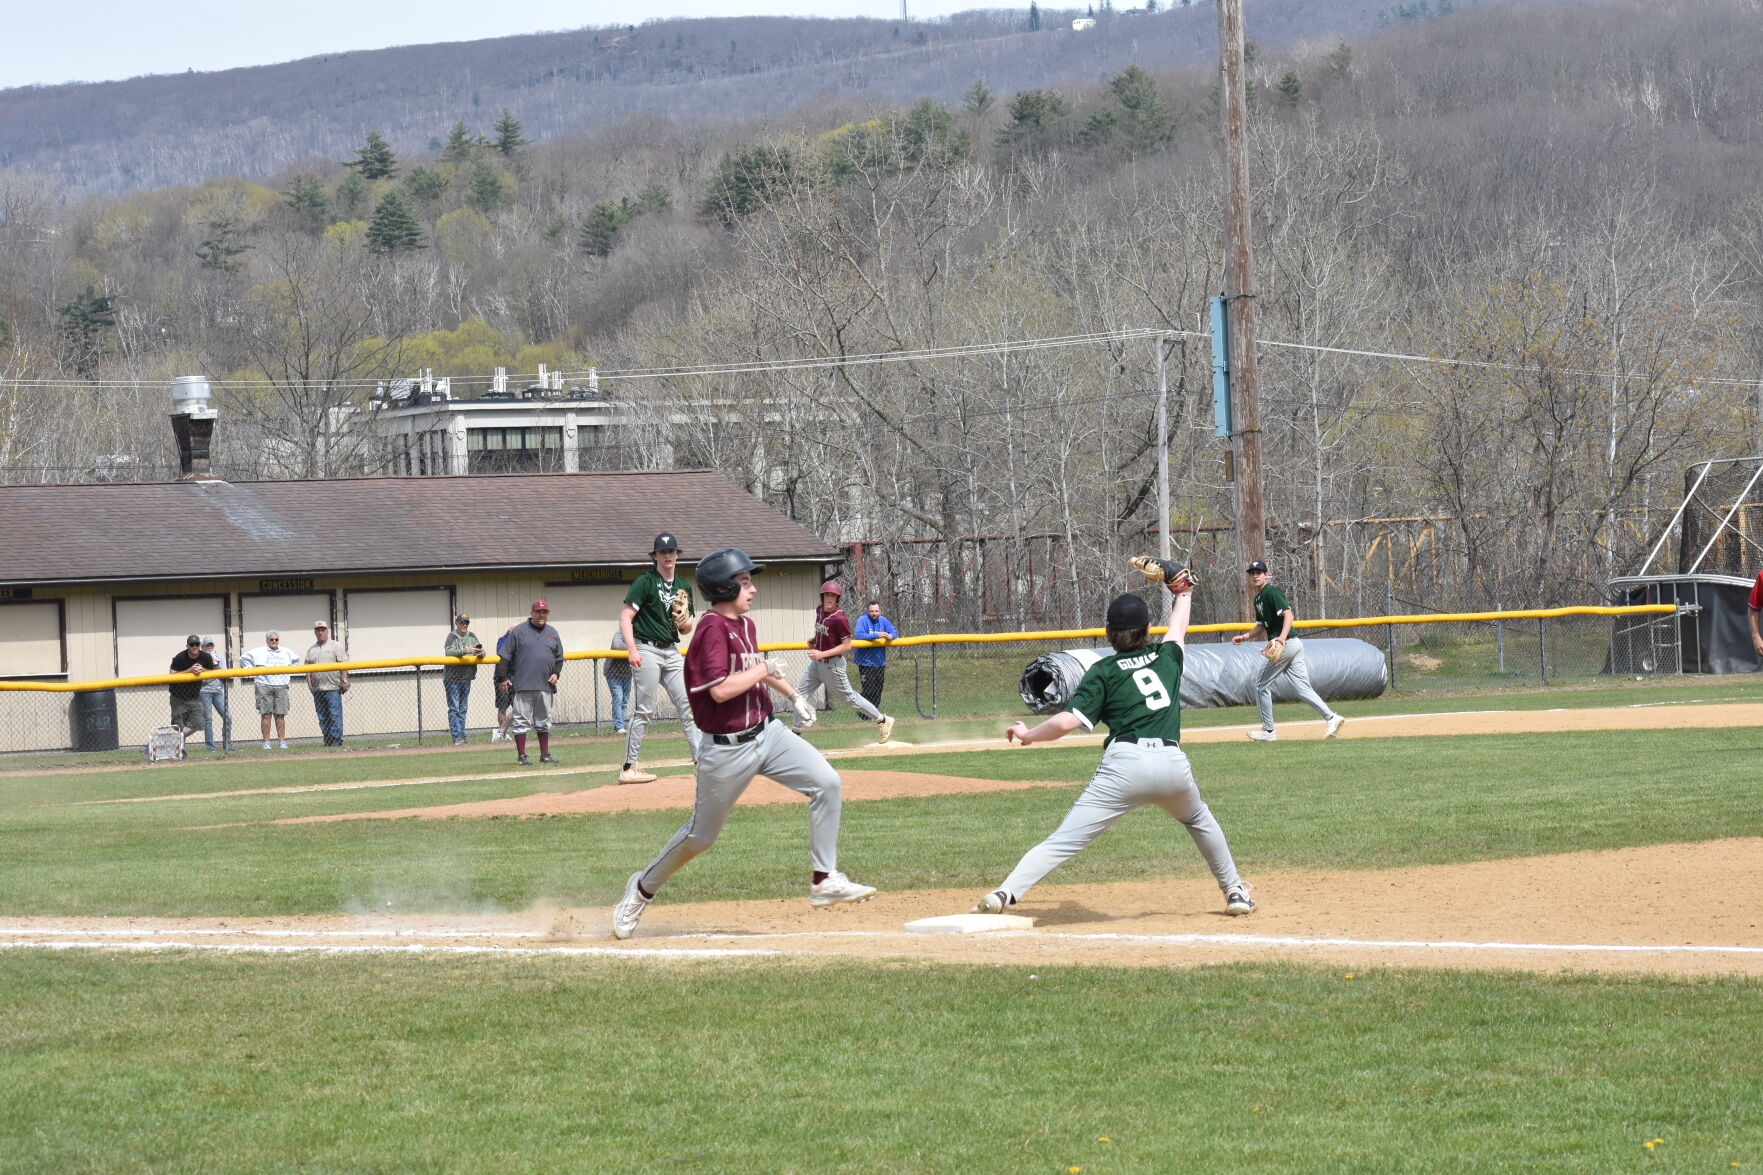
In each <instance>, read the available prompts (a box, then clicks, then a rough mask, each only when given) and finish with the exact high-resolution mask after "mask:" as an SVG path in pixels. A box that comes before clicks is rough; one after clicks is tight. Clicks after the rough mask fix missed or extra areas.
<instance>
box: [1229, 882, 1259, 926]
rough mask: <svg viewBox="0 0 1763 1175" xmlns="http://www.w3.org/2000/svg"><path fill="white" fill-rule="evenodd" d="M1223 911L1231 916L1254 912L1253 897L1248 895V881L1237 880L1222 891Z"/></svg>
mask: <svg viewBox="0 0 1763 1175" xmlns="http://www.w3.org/2000/svg"><path fill="white" fill-rule="evenodd" d="M1224 912H1225V913H1226V914H1229V915H1230V916H1231V917H1233V918H1234V917H1236V916H1237V915H1238V914H1253V913H1254V912H1255V899H1254V898H1251V897H1250V896H1249V883H1248V882H1246V881H1239V882H1237V884H1235V885H1233V886H1231V887H1230V888H1229V889H1227V890H1225V891H1224Z"/></svg>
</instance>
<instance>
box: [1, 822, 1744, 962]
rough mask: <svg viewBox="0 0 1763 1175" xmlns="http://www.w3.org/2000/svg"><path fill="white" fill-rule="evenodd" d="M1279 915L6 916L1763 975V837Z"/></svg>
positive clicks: (427, 942)
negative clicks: (953, 929) (632, 925)
mask: <svg viewBox="0 0 1763 1175" xmlns="http://www.w3.org/2000/svg"><path fill="white" fill-rule="evenodd" d="M1255 882H1256V884H1255V897H1256V901H1257V902H1258V903H1259V909H1258V910H1257V911H1256V912H1255V913H1254V914H1253V915H1251V916H1249V917H1246V918H1228V917H1225V916H1224V915H1223V913H1222V902H1221V901H1220V899H1219V896H1218V891H1217V888H1216V887H1215V886H1213V885H1212V884H1211V883H1210V882H1209V881H1204V880H1191V879H1190V880H1183V881H1175V882H1171V881H1156V882H1152V881H1146V882H1122V883H1112V884H1106V885H1055V884H1045V885H1042V886H1040V887H1039V888H1037V889H1036V890H1034V892H1033V893H1031V894H1030V895H1029V897H1028V900H1027V901H1026V902H1024V903H1023V904H1022V905H1021V906H1018V907H1016V910H1015V912H1017V913H1021V914H1024V915H1027V916H1029V917H1032V918H1034V919H1035V920H1036V924H1035V927H1034V929H1032V930H1028V931H1021V932H1010V933H992V934H967V935H952V934H948V935H925V934H909V933H906V932H905V931H904V930H903V929H902V927H903V925H904V924H905V923H906V922H908V921H911V920H913V919H917V918H923V917H929V916H932V915H937V914H951V913H959V912H962V911H965V910H966V909H967V908H968V907H969V906H970V905H971V904H972V902H973V901H974V900H975V898H976V896H977V895H976V894H975V893H974V892H972V891H960V892H953V891H947V890H935V891H919V892H910V893H897V894H879V895H877V896H876V898H875V899H874V900H872V901H869V902H865V903H862V904H860V905H855V906H844V907H837V908H834V909H831V910H824V911H815V910H812V909H811V908H810V907H809V905H808V903H807V900H806V897H805V895H804V896H796V897H791V898H788V899H778V900H771V901H742V902H697V903H693V902H681V903H675V902H671V901H669V900H668V897H667V894H666V893H665V892H664V893H663V894H662V896H661V897H660V898H659V899H658V900H657V901H656V903H655V904H654V905H652V906H651V907H649V911H648V913H647V914H646V915H645V916H644V918H643V921H642V924H641V926H640V927H639V928H638V933H637V935H636V937H634V938H632V939H630V940H629V941H628V942H624V943H620V942H617V941H615V940H614V939H613V938H612V937H611V935H610V932H609V927H610V918H611V912H610V910H609V909H607V908H605V907H593V908H574V909H555V908H545V909H533V910H527V911H522V912H520V913H512V914H493V915H448V914H420V915H400V914H398V913H397V912H395V911H385V912H381V913H371V912H369V913H362V914H359V915H354V916H338V917H308V918H280V919H268V918H209V919H153V918H116V919H90V918H86V919H65V918H46V917H45V918H0V949H4V948H9V947H10V948H20V947H38V948H59V949H77V948H102V949H108V950H167V949H193V950H233V951H237V950H248V951H265V950H270V951H288V950H324V951H334V952H354V951H385V950H396V951H401V952H434V953H443V954H445V953H476V952H482V953H499V954H509V953H519V952H531V953H534V954H549V955H553V956H559V957H563V956H580V955H590V956H625V957H632V958H642V957H659V958H669V959H677V960H682V961H683V960H688V959H701V958H705V957H713V958H714V957H728V956H735V957H766V956H830V957H843V958H857V959H864V960H883V959H913V960H921V961H930V962H946V963H966V964H974V963H994V964H1022V965H1028V966H1054V965H1065V964H1091V965H1106V966H1133V967H1179V966H1193V965H1197V964H1205V963H1220V962H1227V961H1238V960H1274V961H1285V962H1305V963H1321V964H1327V965H1329V966H1331V967H1339V968H1340V969H1341V971H1342V972H1343V977H1345V975H1346V974H1347V973H1357V972H1358V971H1361V970H1364V969H1366V968H1370V967H1436V968H1458V969H1468V968H1473V969H1503V970H1526V971H1602V972H1646V973H1654V974H1665V975H1675V976H1693V975H1716V974H1740V975H1750V976H1759V977H1763V838H1745V839H1734V840H1722V841H1714V842H1710V843H1706V844H1696V845H1656V846H1650V847H1646V848H1633V849H1617V850H1611V851H1606V852H1595V853H1568V854H1562V855H1559V856H1548V857H1533V858H1527V859H1522V860H1510V861H1485V862H1476V863H1472V864H1467V865H1448V866H1428V867H1424V868H1413V869H1389V870H1379V871H1375V872H1351V873H1349V872H1302V873H1283V874H1273V875H1267V876H1261V877H1257V878H1256V879H1255Z"/></svg>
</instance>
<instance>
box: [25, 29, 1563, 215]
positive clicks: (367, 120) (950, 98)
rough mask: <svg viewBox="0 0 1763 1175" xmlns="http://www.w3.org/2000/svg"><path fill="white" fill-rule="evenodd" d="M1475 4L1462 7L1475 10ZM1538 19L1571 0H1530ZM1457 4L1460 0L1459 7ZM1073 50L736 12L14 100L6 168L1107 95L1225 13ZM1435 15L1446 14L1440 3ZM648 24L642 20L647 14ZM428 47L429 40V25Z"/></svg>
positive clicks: (289, 153)
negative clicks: (1132, 71) (511, 123)
mask: <svg viewBox="0 0 1763 1175" xmlns="http://www.w3.org/2000/svg"><path fill="white" fill-rule="evenodd" d="M1468 2H1473V0H1456V4H1457V6H1458V7H1461V6H1463V4H1464V3H1468ZM1529 2H1530V4H1532V5H1535V4H1538V3H1544V2H1550V3H1558V2H1560V0H1529ZM1451 3H1452V0H1443V6H1444V7H1445V8H1447V9H1448V8H1449V7H1450V6H1451ZM1101 7H1102V8H1103V11H1102V12H1101V13H1099V14H1093V15H1096V18H1097V25H1096V27H1095V28H1094V29H1092V30H1089V31H1087V32H1085V33H1082V34H1077V35H1074V34H1072V32H1071V30H1070V24H1071V18H1072V17H1073V16H1080V15H1083V14H1084V13H1085V12H1086V11H1088V9H1086V8H1085V7H1083V6H1079V7H1078V8H1075V9H1072V10H1064V9H1054V8H1047V9H1045V10H1041V9H1038V8H1037V10H1036V14H1035V15H1036V18H1037V21H1038V25H1039V27H1038V29H1035V30H1032V31H1031V30H1030V28H1029V24H1030V14H1029V9H1028V5H1027V4H1026V3H1025V4H1023V5H1022V6H1021V7H1018V8H1010V9H993V10H984V11H975V12H969V13H964V14H961V15H958V16H955V17H951V18H948V19H943V20H935V21H913V22H910V23H905V24H902V23H901V22H898V21H886V20H806V19H799V18H786V17H730V18H726V19H712V20H657V21H650V22H646V23H635V24H621V25H616V26H611V27H606V28H587V29H581V30H579V31H575V32H566V33H544V34H535V35H530V36H518V37H504V38H501V39H499V40H492V41H470V42H458V43H452V44H433V45H411V46H405V47H402V48H396V49H381V50H374V51H370V52H357V53H340V54H332V55H329V56H325V57H314V58H309V59H306V60H303V61H294V62H288V63H286V64H282V65H272V66H260V67H254V68H250V69H232V70H224V71H219V72H214V73H191V74H173V75H167V76H159V77H144V78H136V79H133V80H130V81H123V82H107V83H103V84H99V85H69V86H39V87H28V88H19V89H12V90H0V168H12V169H23V170H31V171H37V172H41V173H44V174H48V175H51V176H54V177H55V179H56V181H57V183H58V184H59V185H60V187H61V188H62V189H63V190H64V191H67V192H70V193H75V194H80V193H87V192H127V191H137V190H141V189H144V188H155V187H163V186H167V185H177V184H189V183H198V182H200V181H202V180H205V179H209V178H211V177H215V176H225V175H231V176H239V177H243V178H247V179H254V178H259V177H262V176H267V175H272V174H274V173H276V172H279V171H281V170H282V169H284V168H287V167H291V166H294V165H296V164H300V163H302V162H310V161H311V160H314V159H319V160H333V159H344V158H347V157H348V154H349V151H350V150H351V149H352V148H353V147H354V146H355V145H356V144H358V143H359V142H360V141H361V136H362V135H363V134H365V133H366V132H367V131H369V130H378V131H379V132H380V133H381V134H383V135H384V136H385V137H386V139H387V141H388V142H389V143H390V144H391V145H392V147H393V148H394V149H395V150H396V151H398V152H399V153H400V154H414V153H419V152H421V151H424V150H433V149H438V146H439V144H438V143H437V142H436V141H435V136H436V135H437V134H440V133H442V132H443V131H444V129H445V128H446V127H448V126H450V125H452V124H453V123H454V122H459V121H463V122H465V123H467V124H469V125H472V126H477V127H480V128H481V127H484V126H487V124H488V121H489V120H490V119H491V118H493V117H494V116H495V112H496V111H498V110H500V109H502V108H503V107H505V106H506V107H511V108H513V109H516V110H518V111H520V115H521V122H522V126H523V127H524V128H525V130H526V133H527V135H528V136H529V137H530V138H532V139H533V140H534V141H536V142H548V141H550V140H552V139H555V138H558V137H560V136H563V135H570V134H580V133H583V132H588V131H592V130H595V129H597V128H602V127H606V126H609V125H611V124H613V123H615V122H618V121H620V120H622V119H625V118H628V117H630V116H632V115H636V114H656V115H661V116H664V117H667V118H674V119H681V118H683V119H690V120H700V119H704V118H755V117H773V116H787V115H789V114H790V112H791V111H794V110H795V109H796V108H797V107H799V106H801V105H802V104H803V103H807V102H814V101H818V100H821V99H825V98H829V97H843V98H847V99H850V98H856V99H861V100H865V101H872V102H895V103H901V104H909V103H911V102H913V101H915V100H916V99H918V98H921V97H930V98H937V99H939V100H941V101H944V102H950V103H953V102H956V101H958V100H959V99H960V96H961V93H962V92H963V91H964V90H965V89H966V88H967V87H968V86H969V85H970V84H972V82H973V79H974V78H976V77H984V78H985V79H986V80H987V84H988V85H990V86H991V87H992V88H993V89H994V90H997V91H1000V92H1004V93H1010V92H1014V91H1016V90H1020V89H1027V88H1031V87H1035V86H1070V85H1093V84H1095V83H1097V82H1099V81H1100V80H1102V79H1103V78H1107V77H1111V76H1113V75H1114V74H1116V73H1118V72H1120V71H1121V70H1122V69H1124V68H1126V67H1127V66H1128V65H1131V64H1134V63H1137V64H1140V65H1143V66H1145V67H1147V68H1153V67H1157V68H1170V67H1174V66H1180V65H1195V64H1203V63H1205V62H1209V61H1216V60H1217V16H1216V14H1215V10H1214V8H1213V6H1212V5H1211V4H1195V3H1185V4H1184V2H1183V0H1162V2H1161V4H1160V5H1159V7H1160V8H1161V9H1162V10H1161V11H1154V12H1148V11H1145V10H1143V9H1142V8H1134V7H1130V6H1127V5H1122V6H1121V8H1120V9H1118V10H1116V9H1115V8H1114V7H1113V5H1112V4H1105V5H1102V6H1101ZM1421 7H1422V4H1421V3H1419V2H1417V3H1415V4H1414V5H1412V6H1404V5H1403V4H1401V3H1399V2H1398V0H1251V4H1250V8H1251V10H1252V18H1251V19H1252V21H1253V27H1254V30H1255V31H1254V35H1255V37H1256V38H1257V39H1258V41H1259V43H1260V44H1262V45H1263V46H1265V47H1267V48H1278V47H1284V46H1292V45H1296V44H1298V43H1299V42H1301V41H1303V40H1305V39H1312V40H1314V39H1320V38H1328V37H1339V36H1354V35H1358V34H1361V33H1364V32H1367V31H1369V30H1371V29H1373V28H1375V27H1376V26H1377V24H1378V23H1379V19H1380V16H1381V19H1382V20H1383V21H1384V22H1386V23H1387V22H1389V21H1392V20H1400V19H1402V18H1401V17H1400V16H1397V15H1396V13H1398V12H1407V13H1409V14H1410V17H1409V18H1410V19H1412V18H1413V16H1414V15H1417V14H1418V13H1419V11H1420V9H1421ZM1425 7H1426V11H1427V12H1429V13H1430V12H1432V11H1433V10H1434V9H1436V8H1437V7H1439V5H1435V4H1431V3H1427V4H1426V5H1425ZM631 19H632V20H633V21H637V22H641V21H642V16H641V13H640V12H632V14H631ZM411 31H412V34H413V39H415V38H419V37H420V36H421V30H420V29H412V30H411Z"/></svg>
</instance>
